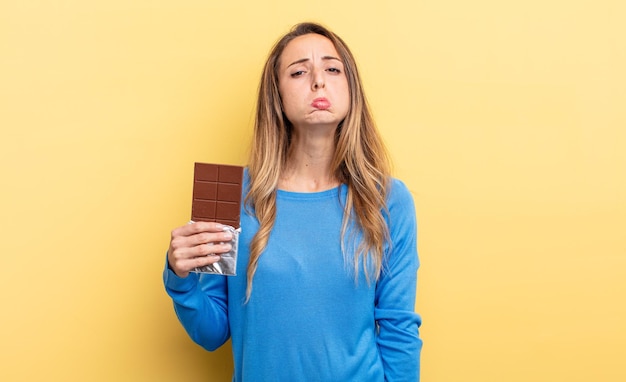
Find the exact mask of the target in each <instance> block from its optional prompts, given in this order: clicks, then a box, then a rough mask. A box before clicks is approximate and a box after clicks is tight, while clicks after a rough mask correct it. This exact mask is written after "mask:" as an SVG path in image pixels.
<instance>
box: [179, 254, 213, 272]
mask: <svg viewBox="0 0 626 382" xmlns="http://www.w3.org/2000/svg"><path fill="white" fill-rule="evenodd" d="M220 259H221V257H220V256H219V255H209V256H201V257H194V258H191V259H184V260H181V261H176V262H175V263H170V264H171V265H172V269H173V270H174V273H176V274H177V275H179V276H180V277H187V275H188V274H189V272H191V271H193V270H194V269H196V268H200V267H204V266H207V265H211V264H214V263H217V262H218V261H220Z"/></svg>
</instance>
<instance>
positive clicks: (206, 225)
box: [172, 222, 224, 239]
mask: <svg viewBox="0 0 626 382" xmlns="http://www.w3.org/2000/svg"><path fill="white" fill-rule="evenodd" d="M222 231H224V225H223V224H220V223H215V222H193V223H189V224H185V225H184V226H182V227H178V228H176V229H174V230H173V231H172V239H173V238H174V237H178V236H190V235H195V234H197V233H200V232H222Z"/></svg>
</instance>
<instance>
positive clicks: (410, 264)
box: [374, 180, 422, 382]
mask: <svg viewBox="0 0 626 382" xmlns="http://www.w3.org/2000/svg"><path fill="white" fill-rule="evenodd" d="M388 209H389V216H388V224H389V230H390V236H391V246H390V248H389V250H388V251H387V253H386V257H385V260H384V263H383V270H382V273H381V276H380V278H379V281H378V284H377V287H376V301H375V304H376V306H375V313H374V314H375V319H376V322H377V324H378V330H379V333H378V346H379V349H380V352H381V356H382V360H383V365H384V368H385V380H386V381H390V382H396V381H410V382H415V381H419V375H420V353H421V349H422V340H421V339H420V337H419V327H420V325H421V322H422V320H421V317H420V316H419V315H418V314H416V313H415V293H416V286H417V269H418V268H419V260H418V257H417V223H416V218H415V207H414V203H413V198H412V196H411V194H410V192H409V190H408V189H407V188H406V186H405V185H404V184H403V183H402V182H400V181H398V180H394V181H393V182H392V187H391V191H390V195H389V198H388Z"/></svg>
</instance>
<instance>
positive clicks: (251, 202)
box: [245, 23, 390, 299]
mask: <svg viewBox="0 0 626 382" xmlns="http://www.w3.org/2000/svg"><path fill="white" fill-rule="evenodd" d="M310 33H315V34H319V35H321V36H324V37H326V38H328V39H329V40H330V41H331V42H332V43H333V45H334V46H335V49H336V50H337V52H338V54H339V56H340V57H339V58H340V59H341V61H342V62H343V64H344V68H345V74H346V77H347V79H348V87H349V90H350V108H349V111H348V114H347V116H346V118H345V119H344V120H343V121H342V122H341V123H340V124H339V126H338V128H337V133H336V150H335V153H334V157H333V160H332V163H331V168H332V169H333V172H334V174H333V175H334V176H335V177H336V179H337V180H338V181H340V182H341V183H343V184H345V185H346V186H347V189H348V191H347V197H346V202H345V206H344V218H343V225H342V251H343V252H344V258H345V259H350V258H351V259H352V261H353V268H354V271H355V277H356V275H358V271H359V268H360V266H359V264H361V265H362V267H363V270H364V271H365V275H366V277H367V280H368V282H369V281H371V279H372V276H373V278H374V279H378V275H379V274H380V271H381V269H382V264H383V253H384V249H385V245H386V243H388V241H389V230H388V227H387V224H386V222H385V216H384V214H385V213H386V208H385V200H386V195H387V188H388V185H389V178H390V174H389V171H390V170H389V159H388V155H387V151H386V150H385V147H384V145H383V143H382V139H381V138H380V135H379V134H378V131H377V130H376V126H375V124H374V120H373V118H372V115H371V114H370V111H369V107H368V104H367V100H366V98H365V94H364V92H363V86H362V84H361V79H360V77H359V74H358V71H357V67H356V62H355V60H354V57H353V56H352V53H351V52H350V50H349V49H348V47H347V45H346V44H345V42H344V41H343V40H342V39H341V38H340V37H339V36H337V35H336V34H334V33H333V32H331V31H330V30H328V29H327V28H325V27H323V26H321V25H319V24H314V23H301V24H297V25H295V26H294V27H293V28H292V29H291V31H290V32H289V33H287V34H286V35H285V36H283V37H282V38H281V39H280V40H278V42H277V43H276V44H275V45H274V47H273V48H272V50H271V52H270V55H269V57H268V59H267V61H266V63H265V67H264V69H263V74H262V77H261V83H260V86H259V96H258V101H257V109H256V118H255V124H254V136H253V141H252V147H251V152H250V160H249V164H248V174H249V177H250V179H249V185H248V189H247V195H246V200H245V203H246V208H247V209H248V211H250V212H252V213H254V214H255V215H256V218H257V219H258V221H259V230H258V231H257V233H256V234H255V236H254V237H253V239H252V242H251V243H250V259H249V262H248V269H247V289H246V296H247V299H249V298H250V296H251V293H252V281H253V279H254V274H255V272H256V269H257V266H258V263H259V259H260V258H261V255H262V253H263V251H264V250H265V247H266V246H267V242H268V239H269V236H270V232H271V231H272V227H273V226H274V220H275V219H276V190H277V189H278V181H279V178H280V175H281V173H282V171H283V169H284V168H285V164H286V160H287V153H288V150H289V145H290V143H291V133H292V126H291V123H290V122H289V121H288V120H287V118H286V117H285V115H284V113H283V106H282V102H281V98H280V93H279V91H278V67H279V60H280V56H281V54H282V52H283V50H284V49H285V47H286V46H287V44H288V43H289V42H291V41H292V40H293V39H294V38H296V37H298V36H302V35H306V34H310ZM355 230H356V231H358V232H359V233H360V234H361V240H360V242H359V243H358V245H357V246H356V247H354V246H351V248H352V247H354V248H353V249H354V250H355V253H354V256H347V254H346V247H345V245H344V242H345V240H344V239H345V238H346V237H347V236H350V237H352V238H355V239H356V238H357V237H358V236H359V235H356V232H355ZM348 234H349V235H348Z"/></svg>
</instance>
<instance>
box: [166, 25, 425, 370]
mask: <svg viewBox="0 0 626 382" xmlns="http://www.w3.org/2000/svg"><path fill="white" fill-rule="evenodd" d="M244 197H245V203H244V205H243V206H242V214H241V228H242V233H241V235H240V237H239V258H238V269H244V270H245V271H244V272H239V274H238V275H237V276H233V277H226V276H222V275H201V276H200V275H198V274H197V273H193V272H190V271H191V270H192V269H194V268H195V267H198V266H205V265H209V264H212V263H215V262H216V261H218V260H219V255H220V253H225V252H227V251H228V250H229V249H230V247H229V245H228V244H220V243H222V242H227V241H229V240H230V236H229V234H228V233H227V232H224V231H223V230H222V227H221V226H220V225H219V224H217V223H207V222H198V223H194V224H189V225H185V226H182V227H180V228H177V229H175V230H173V231H172V239H171V243H170V248H169V250H168V267H167V269H166V270H165V272H164V282H165V287H166V290H167V292H168V293H169V295H170V296H171V297H172V299H173V301H174V306H175V310H176V313H177V315H178V317H179V319H180V321H181V323H182V324H183V326H184V327H185V329H186V330H187V332H188V333H189V335H190V336H191V338H192V339H193V340H194V341H196V342H197V343H198V344H200V345H201V346H203V347H204V348H206V349H208V350H214V349H216V348H218V347H220V346H221V345H222V344H223V343H225V342H226V341H227V340H228V339H229V338H230V339H231V341H232V349H233V357H234V365H235V370H234V375H233V381H243V382H251V381H288V382H294V381H333V382H337V381H341V382H343V381H358V382H367V381H381V382H382V381H411V382H414V381H417V380H419V369H420V351H421V347H422V342H421V340H420V337H419V333H418V328H419V326H420V324H421V319H420V316H419V315H417V314H416V313H415V312H414V304H415V290H416V283H417V276H416V275H417V269H418V266H419V262H418V258H417V244H416V221H415V212H414V206H413V199H412V197H411V195H410V193H409V191H408V190H407V188H406V187H405V185H404V184H403V183H402V182H400V181H399V180H397V179H394V178H392V177H391V176H390V174H389V166H388V159H387V155H386V152H385V149H384V147H383V144H382V142H381V139H380V136H379V135H378V132H377V131H376V128H375V125H374V122H373V120H372V117H371V115H370V112H369V109H368V106H367V102H366V99H365V96H364V93H363V89H362V85H361V80H360V78H359V74H358V72H357V67H356V64H355V60H354V58H353V56H352V54H351V53H350V51H349V49H348V47H347V46H346V44H345V43H344V42H343V40H341V39H340V38H339V37H338V36H337V35H335V34H334V33H332V32H331V31H329V30H328V29H326V28H324V27H323V26H321V25H318V24H312V23H303V24H298V25H296V26H295V27H294V28H293V29H292V30H291V31H290V32H289V33H287V34H286V35H285V36H283V37H282V38H281V39H280V40H279V41H278V42H277V43H276V45H275V46H274V48H273V49H272V51H271V53H270V55H269V58H268V60H267V62H266V65H265V68H264V71H263V76H262V79H261V85H260V88H259V97H258V104H257V110H256V121H255V128H254V138H253V145H252V150H251V155H250V161H249V164H248V167H247V169H246V172H245V179H244ZM207 244H209V245H207Z"/></svg>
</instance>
